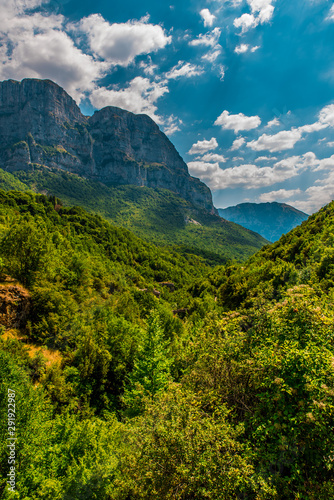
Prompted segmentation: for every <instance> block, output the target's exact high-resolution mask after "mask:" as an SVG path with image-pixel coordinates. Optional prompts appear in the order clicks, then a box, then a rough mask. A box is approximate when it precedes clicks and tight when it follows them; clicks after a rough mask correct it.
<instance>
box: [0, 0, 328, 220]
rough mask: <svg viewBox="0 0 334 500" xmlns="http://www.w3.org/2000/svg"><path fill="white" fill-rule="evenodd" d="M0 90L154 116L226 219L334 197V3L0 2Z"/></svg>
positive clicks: (310, 207) (316, 204)
mask: <svg viewBox="0 0 334 500" xmlns="http://www.w3.org/2000/svg"><path fill="white" fill-rule="evenodd" d="M0 6H1V17H0V33H1V46H0V51H1V66H0V73H1V74H0V79H1V80H6V79H8V78H13V79H17V80H21V79H22V78H27V77H34V78H49V79H52V80H54V81H56V82H57V83H58V84H60V85H61V86H63V87H64V88H65V89H66V90H67V92H69V94H70V95H72V97H73V98H74V99H75V100H76V101H77V103H78V104H80V107H81V109H82V111H83V112H84V113H85V114H92V113H93V112H94V110H95V109H99V108H101V107H103V106H107V105H114V106H119V107H122V108H125V109H128V110H130V111H133V112H134V113H146V114H148V115H150V116H151V117H152V118H153V119H154V120H155V121H156V122H157V123H158V124H159V126H160V128H161V129H162V130H163V131H164V132H165V133H166V134H167V135H168V136H169V138H170V139H171V140H172V141H173V143H174V144H175V146H176V148H177V149H178V151H179V152H180V154H181V155H182V156H183V158H184V159H185V161H186V162H187V163H188V166H189V171H190V173H191V174H192V175H194V176H196V177H199V178H200V179H202V180H203V181H204V182H206V183H207V184H208V185H209V186H210V188H211V189H212V191H213V196H214V202H215V205H216V206H217V207H226V206H230V205H235V204H237V203H242V202H244V201H251V202H264V201H281V202H285V203H289V204H291V205H293V206H295V207H297V208H299V209H301V210H303V211H305V212H307V213H312V212H314V211H315V210H317V209H318V208H320V207H321V206H322V205H324V204H325V203H328V202H329V201H331V200H332V199H333V198H334V58H333V53H334V3H333V1H332V0H331V1H330V0H177V1H175V2H174V1H173V0H169V1H165V0H160V1H159V2H157V1H156V0H154V1H153V0H141V1H140V2H139V1H138V0H122V1H117V0H95V1H94V2H92V1H91V0H52V1H51V2H49V1H47V0H0Z"/></svg>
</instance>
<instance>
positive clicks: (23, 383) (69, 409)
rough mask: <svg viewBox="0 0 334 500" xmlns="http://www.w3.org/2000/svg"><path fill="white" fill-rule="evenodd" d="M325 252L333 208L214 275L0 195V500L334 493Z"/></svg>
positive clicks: (330, 273) (332, 314) (278, 497)
mask: <svg viewBox="0 0 334 500" xmlns="http://www.w3.org/2000/svg"><path fill="white" fill-rule="evenodd" d="M17 182H18V187H17V189H20V181H19V180H17ZM333 244H334V203H331V204H329V205H327V206H326V207H324V208H323V209H321V210H320V211H319V212H317V213H316V214H314V215H313V216H311V217H310V218H309V219H308V220H307V221H305V222H303V223H302V225H301V226H299V227H297V228H295V229H294V230H292V231H291V232H290V233H288V234H287V235H283V236H282V237H281V239H280V240H279V241H278V242H276V243H275V244H272V245H265V246H264V247H263V248H262V249H261V250H259V251H258V252H257V253H256V254H255V255H253V256H251V257H250V258H248V260H246V261H245V260H242V259H240V261H237V260H233V259H232V260H228V261H226V262H224V263H223V265H215V264H216V262H215V261H214V259H211V261H210V259H207V258H205V256H201V255H195V254H192V253H191V252H190V251H189V250H188V251H182V248H178V247H177V246H175V247H171V246H166V245H165V246H159V247H158V246H156V245H155V244H154V243H152V242H148V241H144V240H143V239H141V238H140V237H138V236H135V235H134V234H133V233H132V232H130V231H129V230H127V229H125V228H121V227H117V226H115V225H113V224H111V223H110V222H109V221H107V220H105V219H104V218H102V217H101V216H100V215H95V214H92V213H89V212H87V211H86V210H85V209H84V208H81V207H75V206H64V205H63V204H62V201H61V200H60V199H58V198H57V197H56V196H48V195H41V194H33V193H31V192H29V191H26V192H22V190H20V191H4V190H0V296H1V299H2V300H1V304H2V305H1V308H0V324H1V325H2V326H1V338H0V342H1V349H0V377H1V386H0V398H1V403H0V407H1V413H2V414H1V419H0V434H1V439H0V471H1V480H0V496H1V498H3V499H5V500H9V499H20V500H39V499H43V500H51V499H52V500H73V499H75V500H76V499H78V500H81V499H82V500H83V499H92V500H93V499H96V500H140V499H143V500H153V499H159V500H172V499H175V500H232V499H242V500H266V499H275V500H297V499H298V500H299V499H303V500H315V499H317V500H325V499H329V498H334V480H333V477H334V473H333V471H334V432H333V427H334V311H333V301H334V246H333ZM210 264H211V265H210ZM8 390H10V391H13V392H12V393H15V436H16V441H15V454H16V455H15V488H14V490H13V491H11V489H10V488H9V486H8V481H9V479H8V478H9V477H10V476H9V473H10V465H9V463H8V462H9V460H10V457H11V455H10V453H11V450H10V447H9V446H7V437H8V423H9V420H8V418H9V417H8V415H9V413H8V401H9V398H8V394H9V393H8ZM12 393H11V394H12ZM11 400H13V398H11Z"/></svg>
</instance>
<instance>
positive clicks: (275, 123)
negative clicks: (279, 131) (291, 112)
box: [266, 118, 281, 128]
mask: <svg viewBox="0 0 334 500" xmlns="http://www.w3.org/2000/svg"><path fill="white" fill-rule="evenodd" d="M280 124H281V123H280V121H279V119H278V118H274V119H273V120H270V121H269V122H268V123H267V125H266V127H268V128H271V127H277V126H278V125H280Z"/></svg>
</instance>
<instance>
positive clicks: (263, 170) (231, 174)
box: [188, 152, 319, 190]
mask: <svg viewBox="0 0 334 500" xmlns="http://www.w3.org/2000/svg"><path fill="white" fill-rule="evenodd" d="M236 159H238V158H234V159H233V160H236ZM241 160H243V159H242V158H241ZM272 160H273V159H272ZM318 164H319V160H317V158H316V156H315V155H314V153H312V152H308V153H306V154H304V155H302V156H292V157H290V158H286V159H284V160H281V161H279V162H276V163H275V164H274V165H273V166H265V167H260V166H258V165H253V164H241V165H239V166H235V167H230V168H225V169H221V168H220V167H219V164H218V162H215V163H212V162H206V161H204V160H203V159H202V160H197V161H192V162H189V163H188V167H189V171H190V173H191V175H194V176H196V177H199V178H200V179H201V180H202V181H203V182H205V183H206V184H208V186H209V187H210V188H211V189H213V190H217V189H226V188H244V189H258V188H261V187H267V186H271V185H273V184H276V183H278V182H284V181H286V180H288V179H291V178H293V177H296V176H297V175H299V173H300V172H301V171H304V170H306V169H309V168H311V169H313V170H314V166H316V165H318Z"/></svg>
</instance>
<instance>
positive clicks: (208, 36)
mask: <svg viewBox="0 0 334 500" xmlns="http://www.w3.org/2000/svg"><path fill="white" fill-rule="evenodd" d="M220 33H221V31H220V29H219V28H215V29H214V30H212V31H210V32H209V33H205V34H204V35H199V36H198V38H195V40H191V41H190V42H189V45H191V46H193V47H196V46H198V45H203V46H204V47H215V46H216V45H217V43H218V41H219V37H220Z"/></svg>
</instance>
